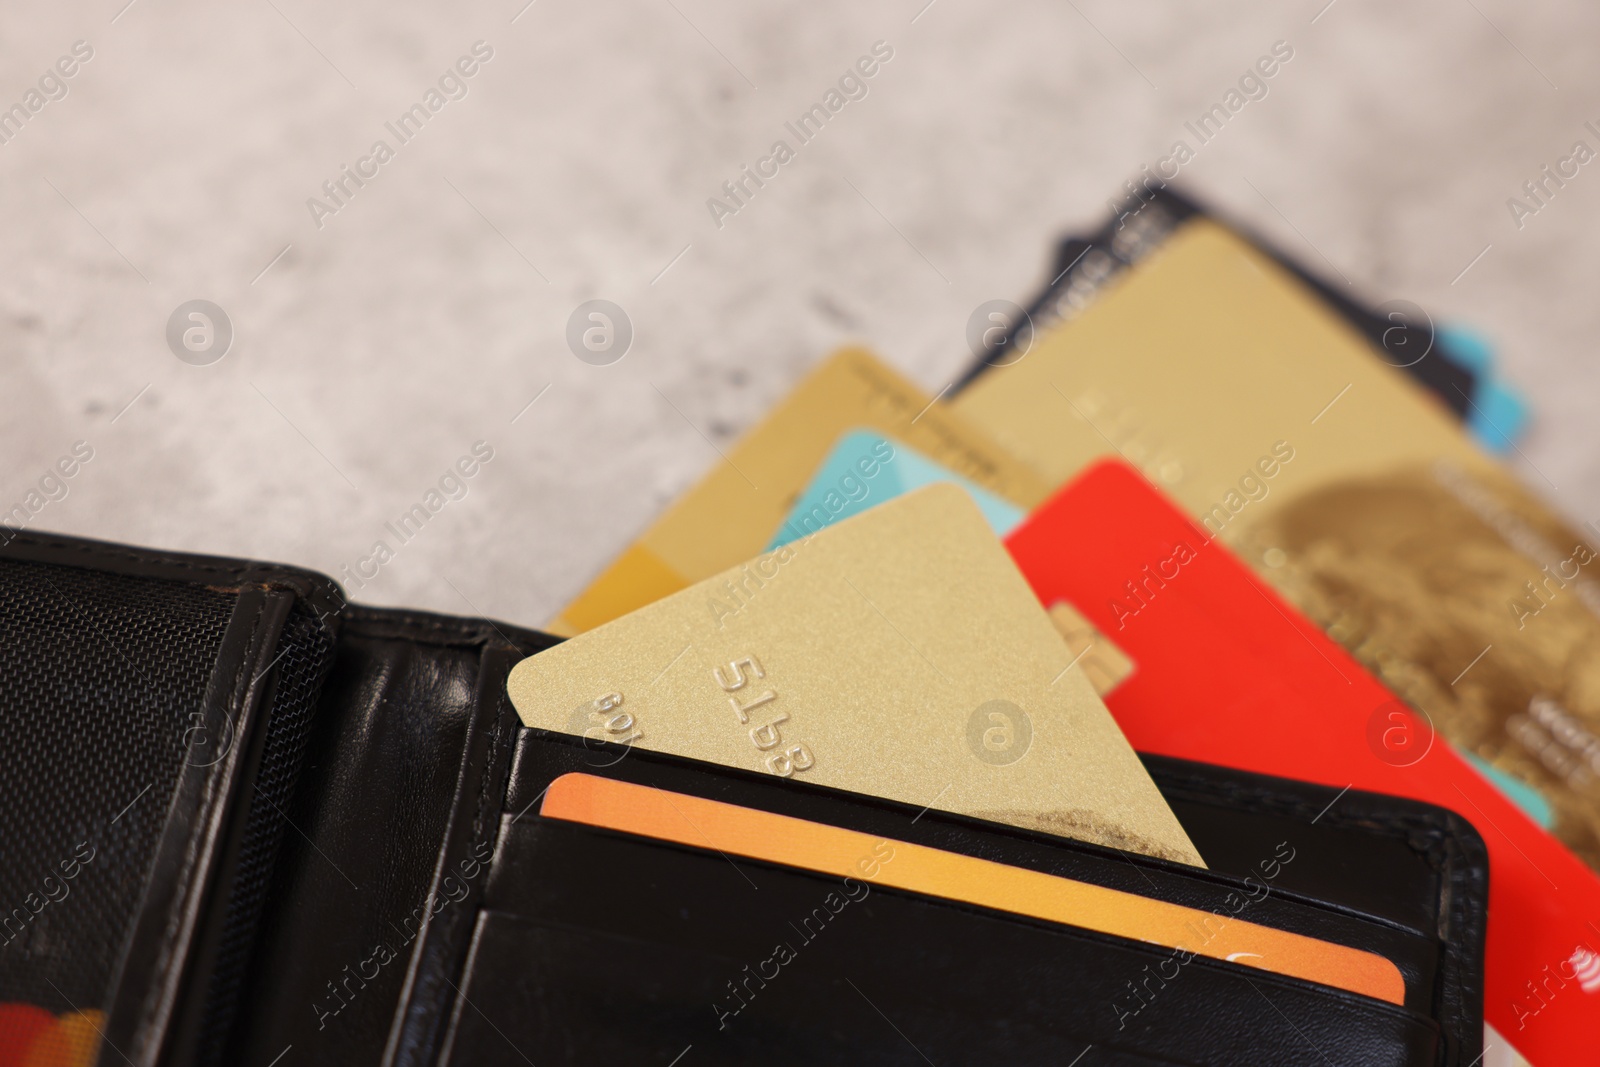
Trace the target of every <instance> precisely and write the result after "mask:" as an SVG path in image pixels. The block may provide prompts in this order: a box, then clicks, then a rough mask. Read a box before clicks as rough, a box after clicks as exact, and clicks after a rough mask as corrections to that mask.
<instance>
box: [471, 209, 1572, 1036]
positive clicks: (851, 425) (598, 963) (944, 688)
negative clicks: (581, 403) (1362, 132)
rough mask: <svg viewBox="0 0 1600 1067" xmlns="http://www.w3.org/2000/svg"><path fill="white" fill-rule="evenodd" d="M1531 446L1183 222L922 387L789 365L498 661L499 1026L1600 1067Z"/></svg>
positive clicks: (1498, 412)
mask: <svg viewBox="0 0 1600 1067" xmlns="http://www.w3.org/2000/svg"><path fill="white" fill-rule="evenodd" d="M1525 422H1526V409H1525V406H1524V405H1523V404H1522V403H1521V401H1520V399H1519V398H1518V397H1517V395H1516V393H1515V391H1514V390H1513V389H1511V388H1510V387H1509V386H1508V385H1506V383H1504V382H1503V381H1501V380H1499V379H1498V378H1497V377H1496V375H1495V372H1494V368H1493V361H1492V355H1491V353H1490V352H1489V351H1488V349H1487V347H1486V346H1485V345H1484V344H1483V343H1482V342H1481V341H1480V340H1479V339H1478V338H1477V337H1476V335H1474V334H1472V333H1471V332H1470V331H1466V330H1464V329H1461V328H1459V327H1450V328H1445V327H1442V326H1440V325H1438V324H1435V323H1433V322H1432V321H1431V320H1429V319H1428V318H1427V316H1426V314H1425V313H1423V312H1422V311H1421V310H1420V309H1417V308H1415V307H1414V306H1411V305H1405V304H1404V303H1403V302H1397V303H1396V304H1395V305H1393V306H1391V305H1381V306H1377V307H1369V306H1367V305H1364V304H1361V303H1359V302H1358V301H1356V300H1354V299H1352V298H1351V297H1350V296H1349V295H1348V293H1347V289H1344V288H1339V287H1335V286H1331V285H1328V284H1325V283H1324V282H1323V281H1321V280H1319V278H1318V277H1317V275H1316V273H1315V272H1313V271H1309V270H1307V269H1305V268H1304V267H1303V266H1302V265H1299V264H1297V263H1296V262H1294V261H1293V260H1292V259H1291V258H1290V257H1289V256H1287V255H1285V254H1284V253H1282V252H1281V251H1278V250H1275V249H1272V248H1271V247H1269V246H1268V245H1267V244H1266V243H1264V242H1263V241H1261V240H1259V239H1258V238H1255V237H1253V236H1251V235H1250V234H1248V233H1247V232H1245V231H1243V230H1241V229H1240V228H1238V227H1236V226H1233V225H1230V224H1229V223H1227V222H1225V221H1223V220H1221V219H1219V218H1217V217H1216V216H1214V215H1213V214H1211V213H1209V212H1207V211H1206V210H1204V209H1203V208H1201V207H1199V206H1198V205H1196V204H1194V203H1192V202H1190V201H1188V200H1186V199H1184V198H1182V197H1180V196H1177V195H1176V194H1174V193H1172V192H1171V191H1170V190H1158V191H1154V192H1151V193H1149V194H1148V195H1146V196H1144V197H1142V198H1136V199H1135V200H1133V201H1132V202H1131V203H1130V205H1129V206H1128V208H1127V209H1126V210H1124V211H1122V212H1121V213H1120V214H1119V215H1118V216H1117V217H1115V218H1114V219H1112V220H1110V222H1109V223H1108V224H1107V225H1106V227H1105V228H1104V229H1103V230H1102V231H1100V232H1099V233H1096V234H1092V235H1089V236H1087V237H1084V238H1070V239H1067V240H1065V241H1063V242H1062V243H1061V245H1060V248H1059V252H1058V256H1057V262H1056V264H1055V266H1054V267H1053V269H1052V270H1051V278H1050V282H1049V284H1048V285H1047V286H1046V287H1045V289H1044V290H1043V291H1042V292H1041V293H1040V294H1039V295H1037V296H1036V297H1034V298H1033V299H1031V300H1029V301H1027V302H1026V304H1025V306H1019V309H1018V314H1017V315H1016V316H1014V317H1012V318H1011V319H1010V320H1009V321H1006V322H1005V323H1004V328H1003V329H1002V330H1000V331H998V332H997V333H996V334H995V335H994V336H993V337H992V338H991V339H990V340H989V341H988V342H987V343H986V344H985V346H984V347H983V349H982V351H981V353H980V354H979V357H978V359H977V360H976V362H975V363H974V364H973V366H972V368H971V370H970V372H969V373H968V374H967V375H966V377H965V378H964V379H963V380H962V381H961V382H960V383H958V385H957V387H956V388H954V389H952V390H947V391H946V392H945V393H943V394H941V395H940V397H938V398H933V397H930V396H929V395H927V394H926V393H925V392H924V391H922V390H921V389H919V388H918V387H917V386H916V385H914V384H913V383H911V382H909V381H907V380H906V379H905V378H904V377H902V376H901V375H900V374H898V373H897V372H895V371H894V370H892V369H890V368H889V367H887V366H886V365H885V364H883V363H882V362H880V361H879V360H878V359H876V358H875V357H874V356H873V355H872V354H871V353H869V352H866V351H864V350H861V349H846V350H843V351H840V352H837V353H835V354H833V355H832V356H830V357H828V358H826V359H824V360H823V361H822V362H821V363H820V364H819V366H818V367H817V368H816V369H815V370H814V371H812V373H811V374H810V375H809V376H808V377H807V378H806V379H805V380H803V381H802V382H801V383H799V385H798V386H797V387H796V388H795V389H794V391H793V392H792V393H791V395H790V396H789V397H787V398H786V399H785V400H784V401H782V402H781V403H780V404H779V405H778V407H777V408H776V409H775V410H774V411H772V412H771V413H770V414H769V415H768V416H767V417H766V419H765V420H763V421H762V422H761V423H760V424H759V425H757V426H755V427H754V428H753V429H751V430H750V431H749V432H748V433H747V434H746V435H745V437H744V438H743V439H742V440H741V441H740V442H739V443H738V444H737V446H736V447H735V448H733V449H732V450H731V451H730V452H729V453H728V454H727V455H726V457H725V460H726V461H725V462H722V463H719V465H718V466H717V467H716V468H714V469H713V470H712V471H711V472H710V473H708V474H707V475H706V476H705V477H704V478H703V479H702V480H701V481H700V482H699V483H698V484H696V485H695V486H694V487H692V488H691V489H690V490H689V491H688V492H687V493H686V494H685V495H684V496H683V497H682V498H681V499H680V500H678V501H677V502H676V503H675V504H674V505H673V506H672V507H671V508H670V509H669V510H668V511H667V512H666V513H665V514H663V515H662V516H661V517H660V518H659V519H658V520H657V521H656V522H655V523H654V524H653V525H651V526H650V527H649V528H648V529H647V530H645V531H644V532H643V533H642V534H641V535H640V536H639V537H638V539H637V540H636V541H635V542H634V543H633V544H632V546H631V547H629V548H628V549H627V550H626V551H625V552H624V553H623V555H622V556H621V557H620V558H618V559H617V560H616V561H615V562H614V563H612V564H611V565H609V566H608V567H606V568H605V569H604V570H603V571H601V573H600V574H599V575H598V576H597V577H596V578H595V579H594V580H593V581H592V582H591V583H590V584H589V586H588V587H587V588H586V589H585V590H584V591H583V592H582V593H581V594H580V595H579V596H578V597H577V598H576V599H574V600H573V601H572V602H571V603H570V604H569V605H567V607H566V608H565V609H564V610H563V611H562V612H561V614H560V616H559V617H558V618H556V619H555V620H553V621H552V622H551V623H550V626H549V628H550V629H551V630H553V631H554V632H556V633H559V634H561V635H562V636H564V637H567V638H569V639H568V640H567V641H565V642H564V643H562V644H560V645H557V646H555V647H553V648H551V649H549V650H547V651H545V652H541V653H539V654H538V655H535V656H532V657H530V658H528V659H526V660H524V661H523V662H522V663H521V664H519V665H518V666H517V668H516V669H515V670H514V671H513V673H512V675H511V678H510V681H509V684H508V688H509V692H510V697H511V700H512V703H513V704H514V706H515V708H516V710H517V712H518V714H519V716H520V717H521V719H522V721H523V723H524V724H525V725H526V726H528V727H530V728H532V729H531V730H529V731H528V733H527V734H526V735H525V737H524V740H523V742H522V743H521V747H520V748H519V753H518V768H519V770H518V775H517V784H515V785H514V787H513V788H514V790H518V789H520V790H522V791H523V792H525V793H526V794H527V796H526V807H525V808H523V809H522V810H523V812H524V814H523V815H520V816H519V817H518V819H517V820H516V823H515V825H514V826H512V827H510V828H508V831H507V832H508V833H510V834H512V836H513V837H514V839H515V840H516V841H517V842H519V844H518V848H519V849H520V851H519V852H517V853H516V854H517V855H518V856H519V857H521V858H520V859H519V860H518V863H519V864H520V865H521V866H520V867H517V870H518V871H520V872H521V873H514V874H513V875H508V876H507V878H508V879H509V881H507V882H506V884H505V885H504V886H502V891H503V892H502V896H503V898H504V899H507V900H515V901H517V902H518V903H516V904H515V905H514V906H512V905H510V904H508V905H507V906H506V908H505V910H504V914H503V916H501V913H500V912H496V915H497V916H501V917H500V918H497V919H496V920H495V921H496V922H503V923H504V924H505V926H506V932H504V933H503V934H502V935H501V936H499V937H498V938H497V939H495V941H494V944H495V945H496V946H498V947H497V948H496V949H494V950H493V951H502V952H504V951H513V949H512V948H511V947H509V946H521V949H519V950H518V951H526V952H527V953H528V954H530V956H537V957H538V959H539V960H540V963H539V964H538V967H537V971H538V973H537V975H535V976H532V977H530V978H529V979H528V982H529V986H528V989H527V990H524V993H525V994H526V996H527V997H530V998H532V1002H533V1003H535V1004H536V1005H537V1009H536V1010H535V1011H534V1012H533V1013H532V1014H531V1015H530V1016H528V1020H529V1021H528V1022H527V1029H526V1032H525V1033H522V1034H521V1035H520V1036H519V1038H518V1040H519V1041H520V1040H521V1039H522V1038H523V1037H525V1038H526V1039H527V1040H529V1041H531V1042H533V1047H535V1048H538V1049H540V1050H542V1051H544V1052H545V1053H546V1054H547V1055H548V1056H549V1057H550V1058H552V1059H555V1060H558V1061H560V1060H563V1059H564V1058H571V1057H573V1056H576V1057H577V1058H579V1059H582V1058H583V1056H584V1055H585V1054H592V1058H594V1059H595V1061H597V1062H598V1061H600V1060H606V1059H607V1058H608V1057H614V1058H618V1059H621V1058H626V1057H629V1056H656V1057H657V1058H659V1059H660V1061H661V1062H667V1061H668V1060H669V1059H670V1058H671V1056H672V1055H673V1054H677V1053H678V1052H679V1049H681V1048H683V1046H684V1045H687V1046H689V1047H690V1048H692V1049H693V1052H692V1053H690V1052H686V1053H685V1054H686V1055H693V1056H694V1058H695V1059H696V1060H697V1061H698V1062H748V1061H749V1060H750V1059H751V1058H753V1057H757V1056H760V1057H763V1058H765V1059H767V1060H769V1061H770V1062H820V1061H827V1060H828V1059H829V1058H830V1056H833V1055H834V1054H835V1053H837V1051H838V1050H839V1049H842V1048H850V1049H855V1050H857V1052H858V1053H859V1060H860V1061H861V1062H906V1063H919V1062H924V1061H927V1062H934V1063H939V1062H947V1061H948V1062H971V1061H973V1059H974V1058H976V1060H978V1061H984V1060H985V1059H986V1058H987V1060H988V1061H990V1062H1000V1061H1004V1062H1063V1063H1077V1062H1078V1061H1077V1060H1074V1059H1073V1057H1074V1056H1081V1057H1082V1064H1083V1067H1089V1065H1091V1064H1096V1063H1129V1064H1132V1063H1140V1064H1143V1063H1152V1064H1153V1063H1163V1064H1176V1063H1194V1064H1201V1063H1230V1064H1233V1063H1313V1062H1329V1063H1345V1062H1351V1063H1355V1062H1360V1063H1429V1064H1434V1063H1438V1064H1446V1063H1450V1064H1456V1063H1459V1064H1461V1065H1462V1067H1472V1065H1474V1064H1478V1063H1481V1064H1484V1065H1486V1067H1496V1065H1508V1064H1513V1063H1517V1062H1531V1063H1533V1064H1535V1065H1538V1067H1554V1065H1562V1064H1569V1063H1578V1062H1591V1061H1592V1060H1593V1059H1594V1057H1595V1056H1596V1055H1600V878H1597V875H1596V871H1597V870H1600V582H1596V580H1595V579H1594V577H1593V576H1592V575H1591V574H1590V573H1589V570H1588V568H1589V567H1590V565H1591V564H1592V563H1593V561H1594V560H1595V556H1596V548H1595V547H1594V546H1595V544H1596V542H1595V540H1594V539H1593V537H1592V535H1593V534H1594V533H1596V531H1594V530H1592V529H1584V530H1579V529H1576V528H1574V527H1572V526H1571V525H1570V524H1569V523H1567V522H1566V521H1565V520H1563V519H1562V518H1561V517H1560V516H1559V515H1558V514H1557V513H1556V512H1555V510H1554V509H1553V508H1552V507H1551V506H1550V505H1549V504H1547V503H1545V502H1544V501H1542V500H1540V499H1539V498H1538V497H1537V496H1536V495H1535V494H1533V493H1532V492H1530V491H1529V490H1528V489H1527V488H1526V487H1525V486H1523V485H1522V484H1521V483H1520V482H1519V481H1518V480H1517V479H1516V478H1514V477H1513V476H1512V475H1511V474H1510V473H1509V472H1508V471H1507V470H1505V469H1503V467H1502V466H1501V464H1500V462H1499V461H1498V459H1496V458H1495V455H1494V453H1497V452H1501V451H1504V450H1507V449H1511V448H1514V447H1515V442H1516V440H1517V438H1518V436H1519V435H1520V434H1521V432H1522V430H1523V427H1524V424H1525ZM1185 761H1188V762H1185ZM1201 765H1205V766H1204V767H1203V768H1202V767H1201ZM1197 768H1200V769H1197ZM1207 768H1208V769H1207ZM1212 776H1220V777H1212ZM1263 776H1265V777H1263ZM535 785H536V786H537V788H534V786H535ZM1473 830H1475V831H1476V835H1473V833H1472V831H1473ZM1485 868H1486V869H1487V871H1488V872H1489V873H1488V879H1489V884H1488V886H1487V901H1488V903H1487V911H1486V917H1485V915H1484V914H1483V910H1484V909H1483V901H1484V899H1485V896H1484V893H1485V887H1484V886H1483V885H1482V884H1481V882H1482V872H1483V870H1484V869H1485ZM557 869H559V870H563V871H573V872H577V871H579V870H583V871H586V872H587V873H584V874H582V875H581V876H580V875H578V874H576V873H575V874H574V875H573V878H575V879H579V880H580V881H582V882H583V884H582V885H578V884H577V883H576V882H569V881H566V880H562V881H561V882H560V884H559V885H557V884H555V883H552V881H551V879H550V878H549V877H548V872H550V871H552V870H557ZM1473 870H1476V871H1477V872H1478V873H1477V876H1476V877H1477V878H1478V884H1476V885H1475V883H1474V881H1473V877H1474V876H1473V875H1472V874H1471V872H1472V871H1473ZM513 882H514V883H515V885H514V886H513V885H512V883H513ZM493 893H494V890H493V888H492V887H491V895H493ZM1230 898H1232V899H1233V900H1234V901H1235V903H1237V904H1238V906H1228V905H1226V903H1225V902H1226V901H1228V900H1229V899H1230ZM1474 902H1476V903H1474ZM1219 917H1221V918H1220V919H1219ZM1485 922H1486V929H1487V934H1486V937H1484V935H1483V933H1482V931H1483V928H1484V923H1485ZM1475 924H1477V925H1475ZM835 925H837V926H840V927H849V928H850V929H851V930H852V932H851V933H839V934H833V933H831V932H829V931H831V929H832V927H833V926H835ZM1474 930H1477V931H1478V934H1477V936H1478V937H1479V938H1483V940H1482V941H1481V942H1475V941H1474V935H1473V931H1474ZM483 944H484V945H489V944H490V941H489V940H488V939H484V941H483ZM813 944H815V945H817V946H820V947H812V946H813ZM485 951H490V950H489V949H485ZM1479 953H1481V956H1480V955H1479ZM1162 961H1166V962H1165V963H1163V962H1162ZM1174 961H1176V962H1174ZM480 962H481V963H482V965H483V966H484V967H485V968H489V967H490V963H489V962H484V961H480ZM1141 968H1143V969H1141ZM470 973H471V968H469V975H470ZM486 973H487V972H486ZM1141 975H1144V976H1145V977H1143V978H1141V977H1140V976H1141ZM1189 975H1192V977H1185V976H1189ZM1152 976H1153V980H1152ZM951 982H954V983H957V984H958V985H960V986H961V988H960V989H959V990H955V989H952V988H949V986H948V983H951ZM785 983H787V984H788V988H787V990H785V989H784V985H785ZM863 983H865V984H863ZM869 985H870V986H871V988H870V989H869V988H868V986H869ZM935 988H937V989H938V990H939V991H938V992H930V990H934V989H935ZM556 989H560V990H563V992H561V993H559V994H557V993H555V992H552V990H556ZM585 991H587V992H585ZM466 992H468V993H472V990H467V991H466ZM958 993H959V995H958ZM497 995H499V994H495V993H492V992H490V991H489V990H487V989H479V990H478V991H477V993H475V994H473V1003H475V1004H477V1003H480V1001H479V999H478V998H479V997H494V996H497ZM505 995H507V996H509V994H505ZM596 998H598V999H596ZM508 1003H509V1002H508ZM691 1003H692V1004H694V1005H695V1006H694V1007H693V1008H690V1007H689V1006H688V1005H689V1004H691ZM486 1010H488V1009H486ZM492 1016H494V1012H493V1011H492V1010H489V1014H488V1015H485V1016H484V1018H485V1019H489V1018H490V1017H492ZM608 1018H609V1019H614V1020H615V1021H616V1023H617V1025H616V1026H615V1027H607V1026H606V1025H605V1023H606V1020H607V1019H608ZM1484 1023H1487V1026H1488V1029H1487V1031H1485V1030H1484V1029H1483V1025H1484ZM500 1024H505V1025H521V1024H520V1023H516V1024H511V1023H505V1020H504V1018H502V1019H501V1020H500V1023H497V1025H500ZM885 1024H887V1025H885ZM473 1025H476V1024H472V1023H470V1022H469V1021H468V1020H467V1019H466V1016H463V1019H462V1020H461V1021H459V1026H458V1034H457V1038H453V1039H452V1040H458V1041H459V1042H460V1044H459V1048H458V1054H459V1055H461V1056H467V1055H469V1050H470V1049H471V1048H472V1047H473V1045H472V1040H473V1039H472V1037H471V1034H472V1026H473ZM880 1031H881V1032H880ZM873 1034H876V1036H872V1035H873ZM880 1038H881V1039H882V1040H881V1042H880ZM919 1038H920V1039H921V1040H920V1041H919ZM651 1042H656V1043H664V1044H660V1047H659V1048H656V1047H655V1046H653V1045H652V1044H651ZM673 1043H679V1044H678V1046H677V1047H675V1048H669V1047H667V1046H668V1045H672V1044H673ZM934 1050H939V1051H940V1052H942V1053H943V1054H944V1055H945V1056H946V1057H947V1060H941V1059H940V1058H939V1057H938V1055H936V1054H935V1052H934ZM978 1050H988V1052H987V1053H980V1052H979V1051H978ZM1519 1055H1520V1056H1521V1057H1526V1059H1525V1060H1519V1059H1518V1057H1519ZM535 1058H536V1059H537V1057H535ZM650 1062H654V1060H651V1061H650ZM686 1062H687V1061H686Z"/></svg>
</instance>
